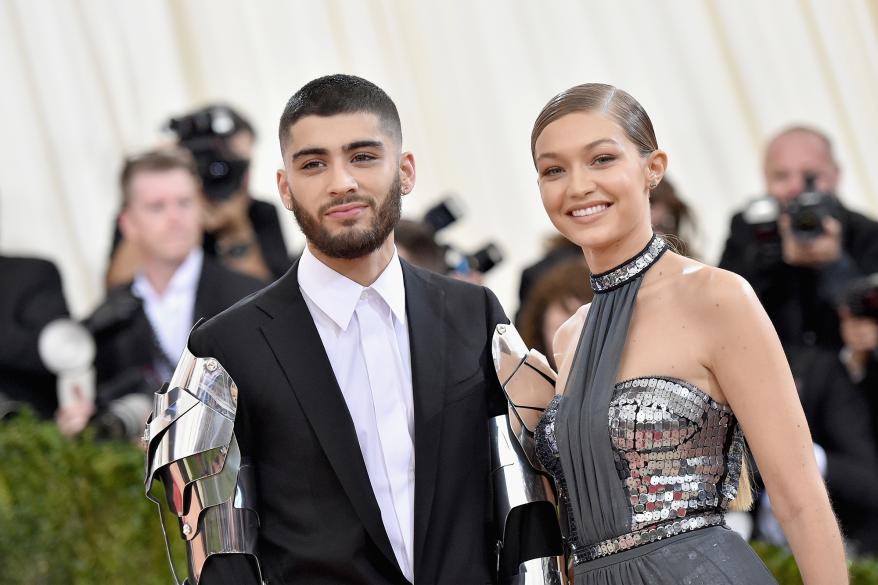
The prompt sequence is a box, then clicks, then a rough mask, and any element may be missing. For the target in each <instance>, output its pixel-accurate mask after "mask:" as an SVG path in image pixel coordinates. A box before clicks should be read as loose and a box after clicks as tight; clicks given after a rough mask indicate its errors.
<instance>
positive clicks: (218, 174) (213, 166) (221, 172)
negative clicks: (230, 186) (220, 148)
mask: <svg viewBox="0 0 878 585" xmlns="http://www.w3.org/2000/svg"><path fill="white" fill-rule="evenodd" d="M207 172H208V174H209V175H210V177H211V178H212V179H221V178H223V177H225V176H226V175H228V174H229V163H227V162H226V161H223V160H215V161H213V162H211V163H210V165H208V167H207Z"/></svg>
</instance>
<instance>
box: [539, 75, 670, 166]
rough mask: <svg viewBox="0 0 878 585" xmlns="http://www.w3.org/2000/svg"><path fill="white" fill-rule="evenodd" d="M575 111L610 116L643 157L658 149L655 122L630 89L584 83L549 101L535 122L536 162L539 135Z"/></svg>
mask: <svg viewBox="0 0 878 585" xmlns="http://www.w3.org/2000/svg"><path fill="white" fill-rule="evenodd" d="M574 112H602V113H605V114H607V115H608V116H610V117H611V118H612V119H613V120H614V121H615V122H616V123H617V124H619V126H620V127H621V128H622V130H624V131H625V134H626V135H627V136H628V139H629V140H631V142H633V143H634V145H635V146H636V147H637V150H638V151H640V154H641V156H646V155H648V154H650V153H651V152H653V151H654V150H657V149H658V141H657V140H656V138H655V131H654V130H653V128H652V121H651V120H650V119H649V116H648V115H647V114H646V110H644V109H643V106H641V105H640V103H639V102H638V101H637V100H636V99H634V98H633V97H631V94H629V93H628V92H626V91H623V90H621V89H618V88H616V87H613V86H612V85H607V84H604V83H584V84H582V85H577V86H575V87H571V88H570V89H568V90H566V91H562V92H561V93H559V94H558V95H556V96H555V97H553V98H552V99H550V100H549V103H547V104H546V105H545V106H544V107H543V109H542V111H541V112H540V115H539V116H537V119H536V121H535V122H534V128H533V131H532V132H531V134H530V153H531V156H532V157H533V159H534V163H536V144H537V138H539V136H540V134H542V132H543V130H545V129H546V126H548V125H549V124H551V123H552V122H554V121H555V120H557V119H559V118H561V117H563V116H566V115H567V114H572V113H574Z"/></svg>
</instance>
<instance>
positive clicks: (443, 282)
mask: <svg viewBox="0 0 878 585" xmlns="http://www.w3.org/2000/svg"><path fill="white" fill-rule="evenodd" d="M403 273H404V274H405V273H408V274H409V275H410V276H411V277H412V278H416V279H418V280H420V281H421V283H422V284H423V285H424V286H426V287H428V288H433V289H438V290H441V291H443V292H444V293H445V294H450V295H452V296H453V297H454V298H457V297H462V298H469V299H475V298H482V299H484V298H485V295H486V294H487V293H489V292H490V290H489V289H487V288H486V287H484V286H481V285H479V284H474V283H471V282H466V281H463V280H460V279H457V278H451V277H450V276H445V275H443V274H438V273H436V272H432V271H430V270H427V269H425V268H420V267H418V266H414V265H412V264H409V263H407V262H403ZM408 292H409V291H408V289H407V290H406V294H408Z"/></svg>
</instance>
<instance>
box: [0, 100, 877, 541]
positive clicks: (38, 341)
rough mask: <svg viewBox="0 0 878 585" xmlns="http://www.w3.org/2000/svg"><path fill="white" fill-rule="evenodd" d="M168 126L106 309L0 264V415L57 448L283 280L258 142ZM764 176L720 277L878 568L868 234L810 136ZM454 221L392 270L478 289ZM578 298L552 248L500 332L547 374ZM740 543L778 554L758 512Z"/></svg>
mask: <svg viewBox="0 0 878 585" xmlns="http://www.w3.org/2000/svg"><path fill="white" fill-rule="evenodd" d="M169 127H170V129H171V130H172V131H173V133H174V136H175V141H174V144H171V145H166V146H164V147H162V148H158V149H156V150H152V151H149V152H143V153H139V154H137V155H135V156H131V157H129V158H127V159H126V160H125V161H124V162H123V165H122V171H121V173H120V181H119V194H120V195H119V197H120V198H119V213H118V217H117V221H116V223H115V226H107V229H108V230H110V229H112V230H113V231H114V237H113V240H112V248H111V250H109V251H108V269H107V273H106V295H105V299H104V300H103V302H102V303H101V304H100V305H99V306H98V307H97V308H96V309H95V310H94V311H93V312H92V314H90V315H89V316H88V317H86V318H85V319H83V320H79V321H77V320H73V319H71V318H70V315H69V312H68V309H67V305H66V302H65V299H64V295H63V291H62V286H61V278H60V276H59V273H58V270H57V269H56V267H55V266H54V265H53V264H52V263H51V262H48V261H46V260H42V259H36V258H20V257H10V256H0V282H3V283H4V284H3V286H2V287H0V324H2V328H3V332H4V342H3V343H2V344H0V419H2V418H6V417H8V416H14V415H15V414H16V413H17V412H19V411H21V409H22V408H24V407H29V408H30V409H32V410H33V411H34V412H36V413H37V414H38V416H40V417H43V418H46V419H51V420H55V421H56V423H57V425H58V427H59V428H60V430H61V431H62V432H63V433H64V434H65V435H68V436H71V437H74V436H76V435H77V434H79V433H80V432H82V431H83V429H85V428H86V427H88V426H91V427H93V428H94V429H95V430H96V432H98V433H99V434H100V435H102V436H106V437H108V438H115V439H126V440H130V439H136V438H137V437H138V436H139V435H140V433H141V432H142V430H143V425H144V422H145V419H146V416H147V415H148V413H149V412H150V411H151V408H152V394H153V392H155V390H156V389H158V388H159V387H160V386H161V384H162V383H163V382H166V381H167V380H168V379H169V378H170V375H171V373H172V372H173V369H174V366H175V364H176V361H177V359H178V358H179V356H180V354H181V353H182V351H183V349H184V348H185V345H186V340H187V336H188V332H189V330H190V328H191V327H192V325H193V324H194V323H195V322H197V321H198V320H199V319H205V318H210V317H211V316H213V315H215V314H217V313H219V312H221V311H223V310H224V309H225V308H227V307H229V306H231V305H233V304H234V303H236V302H237V301H239V300H240V299H242V298H244V297H246V296H247V295H249V294H251V293H253V292H255V291H257V290H259V289H260V288H261V287H263V286H265V285H266V284H268V283H270V282H271V281H273V280H274V279H275V278H277V277H279V276H280V275H282V274H283V273H284V272H285V271H286V270H287V269H288V268H289V267H290V266H291V264H292V261H293V259H292V258H291V257H290V255H289V253H288V248H287V245H286V243H285V241H284V238H283V235H282V231H281V226H280V218H279V216H278V213H277V211H276V208H275V207H274V206H273V205H271V204H269V203H266V202H265V201H262V200H260V199H257V198H254V197H253V196H252V195H251V193H250V190H249V163H250V159H251V157H252V154H253V151H254V144H255V141H256V138H257V134H256V131H255V130H254V128H253V126H252V125H251V124H250V123H249V122H248V121H247V120H246V118H245V117H244V116H242V115H241V114H240V113H238V112H236V111H235V110H234V109H232V108H230V107H228V106H226V105H222V104H216V105H211V106H208V107H205V108H202V109H200V110H197V111H195V112H192V113H190V114H188V115H185V116H182V117H180V118H175V119H172V120H171V121H170V123H169ZM763 167H764V168H763V170H764V179H765V185H764V193H763V194H762V195H761V196H759V197H755V198H754V199H752V200H751V201H749V202H748V203H747V205H746V206H745V207H744V209H742V210H741V211H740V212H739V213H736V214H735V215H734V216H733V217H732V218H731V221H730V227H729V235H728V240H727V242H726V245H725V249H724V251H723V253H722V257H721V259H720V260H719V266H720V267H722V268H725V269H727V270H730V271H733V272H736V273H738V274H740V275H741V276H743V277H744V278H745V279H746V280H747V281H748V282H749V283H750V284H751V285H752V287H753V289H754V291H755V293H756V295H757V296H758V297H759V299H760V301H761V302H762V304H763V306H764V307H765V310H766V313H767V315H768V317H769V318H770V319H771V321H772V323H773V324H774V326H775V328H776V329H777V331H778V334H779V337H780V341H781V343H782V345H783V347H784V350H785V352H786V354H787V357H788V359H789V362H790V367H791V369H792V372H793V376H794V379H795V381H796V385H797V387H798V390H799V394H800V397H801V401H802V405H803V408H804V411H805V414H806V417H807V419H808V424H809V426H810V429H811V433H812V437H813V441H814V452H815V457H816V458H817V461H818V465H819V467H820V469H821V472H822V473H823V476H824V478H825V480H826V483H827V487H828V490H829V493H830V497H831V498H832V501H833V505H834V506H835V511H836V513H837V515H838V516H839V519H840V522H841V525H842V527H843V530H844V531H845V534H846V537H847V539H848V544H849V547H850V552H851V553H852V554H858V553H861V554H878V536H876V533H875V531H874V530H872V529H871V527H872V526H873V525H874V524H875V522H876V521H878V500H876V499H875V498H871V497H870V495H871V491H872V488H873V487H874V486H876V485H878V434H876V426H875V417H876V415H878V412H876V410H878V223H876V221H874V220H873V219H871V218H868V217H865V216H863V215H861V214H859V213H856V212H854V211H852V210H850V209H848V208H847V207H845V205H844V202H843V196H841V195H840V194H839V192H838V188H839V185H840V179H841V169H840V167H839V164H838V162H837V161H836V158H835V155H834V152H833V146H832V142H831V140H830V138H829V137H828V136H826V135H825V134H824V133H822V132H821V131H819V130H818V129H814V128H810V127H805V126H796V127H791V128H788V129H786V130H784V131H782V132H780V133H779V134H777V135H775V136H773V137H771V138H770V139H769V140H768V141H767V142H766V145H765V148H764V158H763ZM650 196H651V209H652V222H653V226H654V228H655V230H656V231H657V232H659V233H662V234H665V235H666V236H668V239H669V241H670V242H671V243H672V245H673V246H674V247H675V248H676V249H677V251H679V252H680V253H683V254H686V255H690V256H693V257H697V256H698V251H697V249H696V248H695V244H696V242H697V233H698V226H697V225H696V221H695V217H694V215H693V213H692V212H691V210H690V208H689V207H688V206H687V205H686V203H685V202H684V198H683V197H682V196H681V194H679V193H677V191H676V189H675V188H674V186H673V184H672V183H671V182H670V181H669V180H668V179H667V178H666V179H665V180H663V181H662V182H661V183H660V184H659V185H658V186H657V187H656V188H655V189H654V190H653V191H652V192H651V194H650ZM460 207H461V206H460V202H458V201H457V200H455V199H454V198H448V199H446V200H445V201H443V202H441V203H439V204H438V205H436V206H435V207H433V208H432V209H430V210H429V211H428V212H427V213H426V214H425V216H424V217H423V218H422V219H421V220H403V221H401V222H400V224H399V225H398V226H397V228H396V232H395V235H396V244H397V248H398V250H399V254H400V256H401V257H402V258H403V259H405V260H406V261H408V262H411V263H413V264H416V265H419V266H422V267H424V268H427V269H429V270H432V271H434V272H439V273H442V274H447V275H450V276H453V277H455V278H461V279H465V280H471V281H474V282H480V281H481V279H482V275H483V274H484V273H486V272H488V271H490V270H491V269H492V268H493V266H495V265H496V264H497V263H499V262H500V261H502V255H501V254H500V251H499V249H498V248H497V246H495V245H493V244H488V245H486V246H485V247H483V248H482V249H480V250H478V251H476V252H472V253H467V252H463V251H461V250H458V249H456V248H454V247H453V246H450V245H448V243H447V242H445V239H444V238H443V230H444V229H445V228H446V227H447V226H448V225H450V224H452V223H453V222H454V221H456V220H457V219H458V218H459V217H460ZM702 260H704V259H702ZM591 298H592V290H591V287H590V283H589V270H588V266H587V265H586V263H585V260H584V258H583V255H582V252H581V250H580V249H579V248H578V247H577V246H576V245H574V244H571V243H570V242H568V241H567V240H565V239H564V238H563V237H561V236H555V237H553V238H551V239H549V240H547V244H546V249H545V254H544V256H543V257H542V258H541V259H540V260H539V261H538V262H536V263H534V264H533V265H531V266H529V267H527V268H526V269H525V270H524V271H523V273H522V275H521V280H520V288H519V302H520V305H519V308H518V312H517V314H516V319H515V320H516V325H517V327H518V329H519V331H520V332H521V334H522V337H523V338H524V340H525V341H526V343H527V344H528V345H529V346H531V347H533V348H536V349H537V350H538V351H540V352H541V353H544V354H545V355H546V356H547V357H548V358H549V361H550V362H553V361H554V353H553V350H552V339H553V337H554V333H555V331H556V330H557V329H558V328H559V327H560V325H561V324H562V323H564V321H566V320H567V319H568V318H569V317H570V316H572V315H573V313H574V312H575V311H576V310H577V309H578V308H579V307H580V306H581V305H583V304H586V303H588V302H590V300H591ZM745 432H746V429H745ZM757 482H758V474H757ZM752 532H753V535H754V536H756V537H759V538H763V539H767V540H772V541H775V542H782V538H783V536H782V534H781V533H780V532H779V530H778V528H777V524H776V522H774V520H773V517H772V515H771V503H770V501H768V500H767V498H764V497H763V498H762V499H761V500H760V502H759V504H758V505H757V507H756V509H755V511H754V512H753V514H752Z"/></svg>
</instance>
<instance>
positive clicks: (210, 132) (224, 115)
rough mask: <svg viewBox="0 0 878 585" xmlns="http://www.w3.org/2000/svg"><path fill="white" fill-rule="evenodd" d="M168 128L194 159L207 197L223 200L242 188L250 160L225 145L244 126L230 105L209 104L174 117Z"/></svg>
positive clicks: (217, 200)
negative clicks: (241, 125) (231, 151)
mask: <svg viewBox="0 0 878 585" xmlns="http://www.w3.org/2000/svg"><path fill="white" fill-rule="evenodd" d="M168 129H170V130H171V131H173V132H174V134H176V135H177V140H178V142H179V144H180V146H182V147H183V148H186V149H187V150H189V151H190V152H191V153H192V156H193V157H194V158H195V164H196V165H197V167H198V174H199V175H200V176H201V182H202V184H203V187H204V193H205V195H206V196H207V198H208V199H210V200H211V201H214V202H219V201H224V200H226V199H228V198H229V197H231V196H232V195H233V194H234V193H236V192H237V191H238V190H239V189H240V188H241V184H242V183H243V181H244V175H245V174H246V173H247V168H248V167H249V165H250V161H249V160H246V159H242V158H238V157H236V156H234V155H233V154H232V153H230V152H229V149H228V147H227V145H226V140H227V139H228V138H229V137H230V136H232V135H233V134H235V133H236V132H238V131H239V130H240V129H241V128H240V126H239V124H238V123H237V122H236V115H235V113H234V112H233V111H232V110H231V109H230V108H228V107H226V106H209V107H207V108H204V109H201V110H197V111H195V112H192V113H191V114H187V115H185V116H181V117H179V118H171V119H170V121H168Z"/></svg>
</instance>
